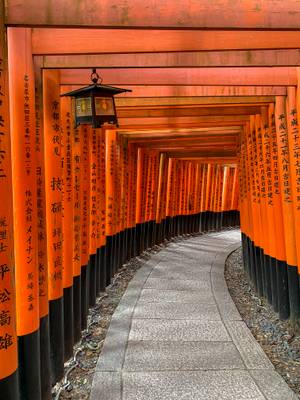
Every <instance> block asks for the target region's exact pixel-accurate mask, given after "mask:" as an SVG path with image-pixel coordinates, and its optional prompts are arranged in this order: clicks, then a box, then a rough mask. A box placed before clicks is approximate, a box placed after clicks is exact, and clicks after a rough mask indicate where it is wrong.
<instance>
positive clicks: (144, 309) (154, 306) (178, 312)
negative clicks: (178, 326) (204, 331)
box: [133, 302, 221, 321]
mask: <svg viewBox="0 0 300 400" xmlns="http://www.w3.org/2000/svg"><path fill="white" fill-rule="evenodd" d="M133 318H143V319H144V318H151V319H153V318H159V319H200V320H203V321H219V320H220V319H221V317H220V314H219V311H218V308H217V306H216V305H215V304H204V303H203V304H185V303H178V302H170V303H158V302H157V303H143V302H140V303H137V305H136V307H135V309H134V313H133Z"/></svg>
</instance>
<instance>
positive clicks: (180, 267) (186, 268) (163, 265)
mask: <svg viewBox="0 0 300 400" xmlns="http://www.w3.org/2000/svg"><path fill="white" fill-rule="evenodd" d="M161 270H162V271H168V272H170V273H171V272H177V273H179V272H185V273H188V274H193V273H195V272H208V273H209V272H210V270H211V262H210V263H204V262H199V261H197V260H193V261H191V260H187V259H186V258H184V259H182V260H166V261H163V262H160V263H159V264H157V266H156V267H155V268H154V271H161Z"/></svg>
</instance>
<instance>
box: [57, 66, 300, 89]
mask: <svg viewBox="0 0 300 400" xmlns="http://www.w3.org/2000/svg"><path fill="white" fill-rule="evenodd" d="M101 77H102V78H103V83H104V84H107V85H127V86H129V85H133V86H134V85H144V86H145V85H183V86H186V85H188V86H190V85H207V83H208V82H209V84H210V85H226V86H236V85H242V86H244V85H246V86H256V85H257V86H289V85H290V86H293V85H295V86H296V85H297V83H298V81H297V70H296V68H294V67H274V68H271V67H253V68H251V67H249V68H238V67H235V68H221V69H220V68H154V69H153V68H142V69H139V68H132V69H128V68H118V69H102V70H101ZM61 83H62V84H66V85H76V84H82V85H84V84H89V83H90V74H89V73H87V71H86V70H82V69H74V70H66V69H63V70H61Z"/></svg>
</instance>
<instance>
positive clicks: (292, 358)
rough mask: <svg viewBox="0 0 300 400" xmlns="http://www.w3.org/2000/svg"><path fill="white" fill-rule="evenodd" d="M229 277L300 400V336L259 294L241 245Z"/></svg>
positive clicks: (254, 329) (271, 356)
mask: <svg viewBox="0 0 300 400" xmlns="http://www.w3.org/2000/svg"><path fill="white" fill-rule="evenodd" d="M225 279H226V282H227V285H228V289H229V292H230V294H231V297H232V299H233V301H234V302H235V304H236V306H237V308H238V310H239V312H240V314H241V317H242V318H243V320H244V321H245V323H246V324H247V326H248V327H249V329H250V330H251V332H252V334H253V336H254V337H255V338H256V340H257V341H258V342H259V344H260V345H261V346H262V348H263V349H264V351H265V353H266V354H267V356H268V357H269V359H270V361H271V362H272V363H273V365H274V367H275V369H276V371H277V372H278V373H279V374H280V375H281V376H282V377H283V378H284V380H285V381H286V382H287V384H288V385H289V386H290V388H291V389H292V390H294V392H295V393H297V395H298V398H299V399H300V335H299V334H298V335H297V334H295V332H294V331H293V328H292V327H291V326H290V324H289V322H288V321H281V320H280V319H279V318H278V314H277V313H275V312H274V311H273V309H272V307H271V306H270V305H269V304H268V303H267V301H266V300H265V299H261V298H258V297H257V294H256V293H255V291H254V288H253V286H252V285H251V284H250V283H249V281H248V279H247V275H246V273H245V272H244V267H243V259H242V249H241V248H240V249H238V250H236V251H234V252H233V253H232V254H231V255H230V256H229V257H228V258H227V261H226V266H225ZM282 400H284V399H282Z"/></svg>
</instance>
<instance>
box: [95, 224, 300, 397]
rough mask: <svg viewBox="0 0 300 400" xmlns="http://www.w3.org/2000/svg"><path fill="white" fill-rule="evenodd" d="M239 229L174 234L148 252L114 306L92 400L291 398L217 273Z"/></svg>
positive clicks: (235, 244)
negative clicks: (167, 242)
mask: <svg viewBox="0 0 300 400" xmlns="http://www.w3.org/2000/svg"><path fill="white" fill-rule="evenodd" d="M239 245H240V234H239V231H232V230H231V231H225V232H221V233H211V234H208V235H203V236H198V237H191V238H189V239H187V240H182V241H176V242H173V243H171V244H170V245H169V246H168V247H166V248H165V249H163V250H162V251H160V252H159V253H157V254H155V255H154V256H152V257H151V259H150V260H149V261H148V262H146V264H145V265H144V266H143V267H142V268H141V269H140V270H139V271H138V272H137V273H136V275H135V277H134V278H133V280H132V281H131V282H130V284H129V286H128V288H127V290H126V292H125V294H124V296H123V298H122V300H121V302H120V304H119V306H118V308H117V309H116V311H115V313H114V315H113V318H112V321H111V324H110V328H109V331H108V334H107V337H106V339H105V343H104V347H103V351H102V354H101V356H100V358H99V361H98V364H97V369H96V373H95V377H94V382H93V388H92V393H91V398H90V399H91V400H232V399H234V400H266V399H267V400H269V399H270V400H271V399H272V400H296V399H297V397H296V395H294V394H293V393H292V392H291V391H290V390H289V388H288V387H287V385H286V384H285V382H284V381H283V380H282V378H281V377H280V376H279V375H278V374H277V373H276V372H275V371H274V368H273V366H272V364H271V363H270V361H269V360H268V358H267V357H266V356H265V354H264V352H263V351H262V349H261V347H260V346H259V345H258V344H257V342H256V341H255V339H254V338H253V336H252V335H251V333H250V331H249V330H248V328H247V327H246V325H245V324H244V322H243V321H241V317H240V315H239V313H238V311H237V309H236V307H235V305H234V304H233V302H232V300H231V297H230V295H229V293H228V290H227V286H226V283H225V280H224V275H223V271H224V263H225V259H226V257H227V255H228V254H229V253H230V252H231V251H232V250H234V249H236V248H237V247H239Z"/></svg>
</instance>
